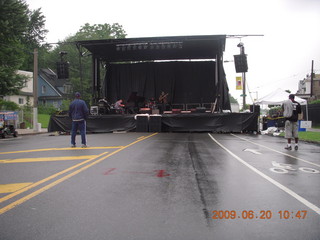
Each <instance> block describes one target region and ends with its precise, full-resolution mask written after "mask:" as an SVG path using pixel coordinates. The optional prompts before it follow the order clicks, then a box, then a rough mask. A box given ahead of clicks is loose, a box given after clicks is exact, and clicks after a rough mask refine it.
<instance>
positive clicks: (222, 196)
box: [0, 133, 320, 240]
mask: <svg viewBox="0 0 320 240" xmlns="http://www.w3.org/2000/svg"><path fill="white" fill-rule="evenodd" d="M77 140H78V142H79V140H80V137H79V136H78V137H77ZM69 142H70V136H49V134H41V135H34V136H19V137H18V138H8V139H4V140H0V240H20V239H21V240H22V239H23V240H25V239H32V240H43V239H46V240H57V239H63V240H65V239H66V240H73V239H74V240H88V239H90V240H95V239H97V240H101V239H107V240H125V239H130V240H133V239H136V240H144V239H145V240H179V239H183V240H189V239H190V240H194V239H199V240H202V239H204V240H209V239H210V240H213V239H214V240H215V239H218V240H219V239H228V240H230V239H249V240H250V239H281V240H286V239H290V240H294V239H299V240H300V239H304V240H309V239H312V240H316V239H320V227H319V226H320V173H319V171H320V157H319V156H320V155H319V153H320V146H319V145H314V144H308V143H302V142H301V143H300V148H299V150H298V151H295V150H292V151H287V150H285V149H284V146H285V140H284V139H283V138H279V137H270V136H262V135H245V134H241V135H240V134H239V135H233V134H208V133H158V134H152V133H113V134H112V133H109V134H91V135H88V145H89V148H87V149H81V148H76V149H72V148H69V146H70V143H69Z"/></svg>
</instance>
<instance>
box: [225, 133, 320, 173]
mask: <svg viewBox="0 0 320 240" xmlns="http://www.w3.org/2000/svg"><path fill="white" fill-rule="evenodd" d="M231 135H232V136H234V137H236V138H239V139H241V140H244V141H247V142H249V143H252V144H255V145H257V146H259V147H263V148H266V149H268V150H271V151H273V152H276V153H279V154H282V155H285V156H288V157H291V158H294V159H297V160H299V161H302V162H305V163H308V164H311V165H314V166H316V167H320V165H319V164H316V163H313V162H310V161H308V160H304V159H302V158H298V157H296V156H293V155H290V154H287V153H284V152H280V151H277V150H275V149H272V148H269V147H266V146H264V145H261V144H258V143H255V142H252V141H250V140H248V139H245V138H242V137H239V136H237V135H235V134H232V133H231Z"/></svg>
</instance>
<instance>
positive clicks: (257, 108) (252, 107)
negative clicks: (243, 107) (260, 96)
mask: <svg viewBox="0 0 320 240" xmlns="http://www.w3.org/2000/svg"><path fill="white" fill-rule="evenodd" d="M250 112H257V113H259V114H260V105H250Z"/></svg>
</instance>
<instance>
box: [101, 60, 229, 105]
mask: <svg viewBox="0 0 320 240" xmlns="http://www.w3.org/2000/svg"><path fill="white" fill-rule="evenodd" d="M220 74H224V73H220ZM219 78H220V79H222V80H221V81H222V82H220V83H219V84H218V81H216V77H215V62H214V61H193V62H184V61H173V62H143V63H130V64H109V65H108V66H107V72H106V77H105V81H104V93H105V96H107V99H108V100H109V101H110V102H115V101H117V100H118V99H123V100H124V101H126V100H127V99H128V97H129V96H130V94H131V93H132V92H137V95H138V96H142V97H144V98H145V99H150V98H152V97H154V98H155V99H157V98H158V97H159V95H160V93H161V92H162V91H164V92H165V93H169V95H168V101H169V103H172V104H178V103H183V104H186V103H212V102H214V101H215V99H216V97H217V93H219V92H220V93H222V94H220V96H222V97H223V98H226V99H222V105H223V106H222V108H223V109H230V102H229V96H228V94H226V95H227V96H225V94H223V93H224V92H227V93H228V86H227V84H226V81H225V76H219ZM219 87H220V88H222V89H219Z"/></svg>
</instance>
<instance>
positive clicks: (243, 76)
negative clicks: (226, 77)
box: [238, 43, 246, 110]
mask: <svg viewBox="0 0 320 240" xmlns="http://www.w3.org/2000/svg"><path fill="white" fill-rule="evenodd" d="M238 46H239V47H240V54H241V55H245V53H244V46H243V43H242V44H239V45H238ZM242 105H243V106H242V109H243V110H245V109H246V73H245V72H242Z"/></svg>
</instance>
